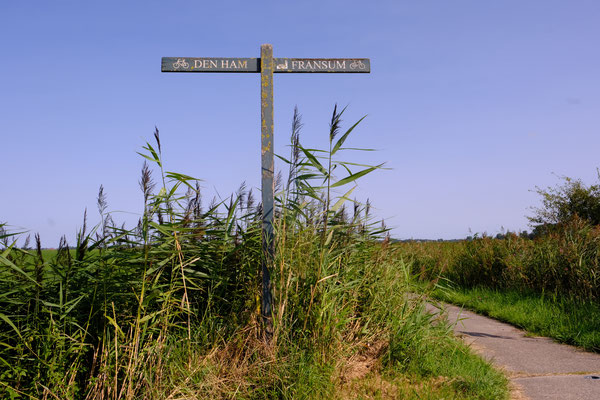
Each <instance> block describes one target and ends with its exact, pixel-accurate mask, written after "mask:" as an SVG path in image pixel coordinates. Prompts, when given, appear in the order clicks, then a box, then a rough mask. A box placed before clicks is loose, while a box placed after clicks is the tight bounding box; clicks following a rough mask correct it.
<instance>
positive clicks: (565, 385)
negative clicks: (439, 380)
mask: <svg viewBox="0 0 600 400" xmlns="http://www.w3.org/2000/svg"><path fill="white" fill-rule="evenodd" d="M440 308H441V309H443V315H445V316H446V317H447V318H448V321H450V322H451V323H453V324H454V333H455V334H456V335H457V336H460V337H462V338H463V340H465V342H467V343H469V344H471V346H472V347H473V349H474V350H475V351H477V352H478V353H480V354H481V355H482V356H483V357H484V358H486V359H488V360H490V361H492V363H493V364H494V365H495V366H496V367H499V368H500V369H503V370H504V371H506V373H507V375H508V377H509V378H510V380H511V382H512V383H513V386H514V387H515V390H514V393H513V397H514V398H515V399H531V400H538V399H539V400H542V399H543V400H553V399H556V400H588V399H589V400H600V354H594V353H589V352H585V351H582V350H579V349H577V348H576V347H573V346H568V345H564V344H559V343H556V342H554V341H553V340H552V339H548V338H544V337H527V336H525V332H524V331H522V330H519V329H517V328H515V327H513V326H512V325H508V324H505V323H502V322H498V321H496V320H493V319H491V318H488V317H483V316H481V315H478V314H475V313H473V312H471V311H467V310H463V309H461V308H460V307H456V306H453V305H449V304H442V305H440V306H436V305H433V304H428V310H429V311H430V312H431V313H433V314H440Z"/></svg>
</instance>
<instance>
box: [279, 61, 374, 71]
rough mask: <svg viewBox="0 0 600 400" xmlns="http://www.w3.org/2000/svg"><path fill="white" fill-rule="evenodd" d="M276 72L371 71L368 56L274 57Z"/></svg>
mask: <svg viewBox="0 0 600 400" xmlns="http://www.w3.org/2000/svg"><path fill="white" fill-rule="evenodd" d="M273 72H275V73H277V72H309V73H310V72H313V73H314V72H351V73H361V72H362V73H369V72H371V62H370V60H369V59H368V58H275V71H273Z"/></svg>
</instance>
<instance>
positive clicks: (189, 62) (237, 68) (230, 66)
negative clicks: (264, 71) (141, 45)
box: [161, 57, 260, 72]
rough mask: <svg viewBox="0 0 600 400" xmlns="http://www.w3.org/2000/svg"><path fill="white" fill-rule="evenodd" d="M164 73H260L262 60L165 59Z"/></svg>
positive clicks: (163, 64)
mask: <svg viewBox="0 0 600 400" xmlns="http://www.w3.org/2000/svg"><path fill="white" fill-rule="evenodd" d="M161 71H162V72H260V58H214V57H211V58H193V57H163V59H162V66H161Z"/></svg>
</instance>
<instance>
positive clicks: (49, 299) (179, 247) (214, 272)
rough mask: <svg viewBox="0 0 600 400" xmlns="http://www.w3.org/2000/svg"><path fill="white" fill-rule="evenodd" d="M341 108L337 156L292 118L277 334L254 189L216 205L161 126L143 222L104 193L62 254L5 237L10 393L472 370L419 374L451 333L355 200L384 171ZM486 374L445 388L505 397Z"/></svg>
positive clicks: (204, 390) (289, 393)
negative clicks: (360, 152)
mask: <svg viewBox="0 0 600 400" xmlns="http://www.w3.org/2000/svg"><path fill="white" fill-rule="evenodd" d="M342 114H343V110H342V111H341V112H338V110H337V107H336V108H335V109H334V112H333V116H332V123H331V126H330V131H329V146H328V150H318V149H309V148H306V147H303V146H302V145H301V144H300V140H299V132H300V127H301V121H300V115H299V114H298V113H297V112H295V116H294V124H293V129H292V131H293V134H292V138H291V146H290V154H291V155H290V157H289V158H287V157H280V158H281V159H282V160H283V161H284V162H286V163H287V164H288V167H289V171H290V173H289V178H288V180H287V183H286V184H285V185H283V184H282V185H281V188H280V189H279V190H278V191H277V198H276V213H275V216H276V218H275V232H276V255H275V259H274V265H273V270H272V274H273V276H272V282H273V287H272V296H273V299H274V308H273V335H272V338H271V339H270V340H269V341H267V340H265V337H264V336H263V335H262V326H261V318H260V293H261V290H260V276H259V270H260V268H259V267H260V265H261V257H262V253H261V235H260V227H261V217H260V216H261V212H262V207H261V205H260V204H256V202H255V200H254V194H253V191H252V190H248V189H247V187H246V186H245V185H244V184H242V185H241V186H240V188H239V190H238V191H237V192H236V193H235V194H233V195H231V196H230V197H229V198H228V199H227V200H225V201H221V202H216V201H213V202H211V203H210V204H209V205H208V206H204V205H203V203H202V196H201V191H200V186H199V181H198V180H197V179H195V178H193V177H190V176H188V175H184V174H181V173H175V172H169V171H168V170H167V169H166V168H165V163H164V161H163V159H162V150H161V147H162V146H161V141H160V135H159V132H158V130H156V131H155V134H154V136H155V137H154V144H151V143H146V145H145V146H144V148H143V152H141V153H140V154H141V156H142V157H144V159H145V162H144V164H143V166H142V170H141V178H140V181H139V186H140V189H141V192H142V195H141V199H142V201H141V207H140V209H141V217H140V219H139V222H138V224H137V226H135V227H134V228H132V229H127V228H125V227H124V226H119V225H117V224H116V223H115V222H114V221H113V219H112V216H111V214H110V213H109V212H108V211H107V210H108V205H107V194H106V193H105V192H104V190H103V188H102V187H101V188H100V191H99V194H98V211H99V214H100V221H101V222H100V223H99V225H97V226H95V227H93V228H91V229H88V227H87V216H86V214H84V218H83V224H82V226H83V228H82V229H81V231H80V232H79V234H78V235H77V243H76V244H75V245H74V246H73V247H71V246H70V245H69V244H68V243H67V241H66V240H65V239H64V238H63V239H62V240H61V242H60V246H59V248H58V250H57V252H56V254H55V256H54V257H49V256H48V255H47V254H46V255H44V251H43V250H42V245H41V240H40V238H39V236H36V238H35V249H28V248H18V247H17V246H16V242H15V241H14V240H13V239H14V236H13V235H12V234H11V233H7V232H6V231H5V230H3V231H2V233H1V234H0V236H1V237H0V239H1V240H3V242H4V243H5V245H4V248H3V250H2V251H1V253H0V267H1V268H0V310H1V311H0V320H1V321H2V322H1V325H0V365H1V368H0V397H2V398H37V399H157V398H163V399H182V398H331V397H335V396H336V393H338V392H339V388H340V387H343V386H344V385H346V384H347V382H349V381H352V379H354V378H356V377H357V376H359V377H361V376H365V375H366V374H368V373H369V372H370V371H371V370H377V369H379V368H390V371H393V370H397V371H405V372H407V373H408V372H410V373H411V374H416V375H415V376H422V377H424V379H429V378H428V377H431V378H432V379H433V378H436V376H438V375H441V374H444V373H445V374H446V375H447V376H450V378H449V379H450V381H452V382H456V379H455V378H456V375H458V374H462V372H457V371H454V372H452V371H445V372H442V370H441V369H439V368H438V369H435V368H430V369H424V368H420V369H419V368H417V367H416V366H417V365H420V360H422V357H423V350H424V349H426V348H433V346H434V339H433V338H438V337H439V333H436V334H433V333H432V332H434V331H433V330H432V329H440V328H434V327H432V326H431V324H430V317H429V316H427V314H426V313H425V311H424V309H423V307H422V301H421V299H419V298H415V297H411V296H408V295H407V293H409V292H411V291H412V289H411V276H412V274H411V272H410V269H409V266H408V265H407V264H405V263H404V262H402V261H401V259H400V258H399V257H397V255H396V254H394V253H393V252H391V251H390V246H389V243H387V241H386V240H383V241H382V238H383V234H384V233H385V230H382V229H381V228H380V224H379V223H377V222H375V221H372V220H371V219H370V216H369V207H370V206H369V204H368V203H367V204H365V205H363V204H360V203H359V202H357V201H354V202H353V203H351V200H350V196H351V194H352V192H353V190H354V187H355V182H356V180H357V179H359V178H361V177H362V176H364V175H366V174H368V173H370V172H372V171H374V170H376V169H378V168H380V167H381V165H376V166H368V165H362V166H361V165H356V164H352V163H350V162H347V161H343V160H340V159H339V158H338V157H339V155H340V154H341V153H342V152H343V150H344V148H343V147H342V146H343V144H344V142H345V141H346V140H347V139H348V137H349V135H350V133H351V132H352V131H353V129H354V128H355V127H356V126H357V125H358V123H356V124H354V125H353V126H352V127H351V128H350V129H348V130H347V131H346V132H345V133H343V134H340V123H341V115H342ZM359 122H360V121H359ZM338 134H339V136H338ZM336 137H338V138H337V140H335V139H336ZM334 171H335V172H339V171H342V172H343V173H341V176H336V175H335V174H334ZM281 181H282V180H281ZM281 181H280V182H281ZM343 187H345V189H344V190H343V191H342V193H340V194H336V190H338V188H343ZM348 203H351V204H352V211H351V212H349V211H348V210H347V208H346V206H345V204H348ZM25 247H27V246H25ZM444 335H446V336H445V337H446V338H449V333H448V332H446V333H444ZM445 340H446V339H445ZM448 340H449V339H448ZM464 351H465V354H467V353H468V351H466V350H464ZM429 353H430V352H429ZM461 354H462V353H461ZM357 359H360V360H362V361H361V362H363V364H360V363H359V364H360V365H362V366H363V367H364V365H367V366H368V368H367V370H366V371H365V370H364V368H363V370H361V371H362V372H360V371H359V372H358V373H357V372H356V368H355V366H356V365H357V363H356V360H357ZM365 360H367V361H365ZM473 360H475V361H473V362H476V363H477V362H481V361H476V359H475V358H473ZM364 362H366V364H364ZM428 365H429V364H428ZM477 365H480V364H477ZM481 365H483V364H481ZM386 366H387V367H386ZM481 368H482V369H481V370H484V374H487V376H488V378H489V380H490V382H492V384H491V386H489V387H488V388H487V389H489V390H487V389H486V390H487V391H486V390H482V386H481V385H482V382H483V383H488V381H478V382H476V381H474V380H473V381H469V379H468V378H464V377H463V378H464V379H467V381H468V382H467V383H464V384H461V385H459V386H457V387H456V388H454V387H451V388H450V389H448V390H450V391H453V393H454V392H456V393H462V394H464V395H465V396H466V397H468V398H498V396H502V395H503V393H505V392H504V390H505V389H504V388H503V386H502V385H503V384H504V383H503V382H504V381H503V380H502V378H501V377H500V375H498V374H496V373H494V372H493V371H492V370H491V369H490V368H489V367H486V366H481ZM486 368H487V369H486ZM357 374H358V375H357ZM452 374H454V375H452ZM461 379H462V378H461ZM464 379H463V380H464ZM403 382H405V381H403ZM461 382H462V381H461ZM403 385H405V386H406V383H403ZM490 388H491V389H490ZM419 390H422V389H418V388H417V389H410V390H408V391H407V393H413V392H414V393H417V395H418V392H419ZM427 390H429V389H427ZM431 390H433V391H434V392H435V391H436V390H437V389H435V388H434V389H431ZM478 393H483V394H478ZM498 393H500V394H498ZM494 396H495V397H494ZM466 397H465V398H466Z"/></svg>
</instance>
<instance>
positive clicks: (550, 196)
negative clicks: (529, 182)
mask: <svg viewBox="0 0 600 400" xmlns="http://www.w3.org/2000/svg"><path fill="white" fill-rule="evenodd" d="M561 179H562V184H559V185H557V186H555V187H548V188H546V189H542V188H539V187H536V189H535V192H536V193H537V194H539V195H540V196H541V197H542V206H541V207H539V208H533V211H534V215H533V216H531V217H528V219H529V223H530V225H531V226H532V227H533V234H534V235H536V236H537V235H540V234H543V233H545V232H547V231H548V230H551V229H552V227H554V226H556V225H558V224H562V223H565V222H567V221H570V220H572V219H573V218H574V217H576V216H577V217H579V218H581V219H583V220H585V221H587V222H588V223H590V224H591V225H600V184H595V185H590V186H587V185H586V184H584V183H583V182H582V181H581V180H580V179H573V178H568V177H561ZM598 179H599V180H600V172H599V174H598Z"/></svg>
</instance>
